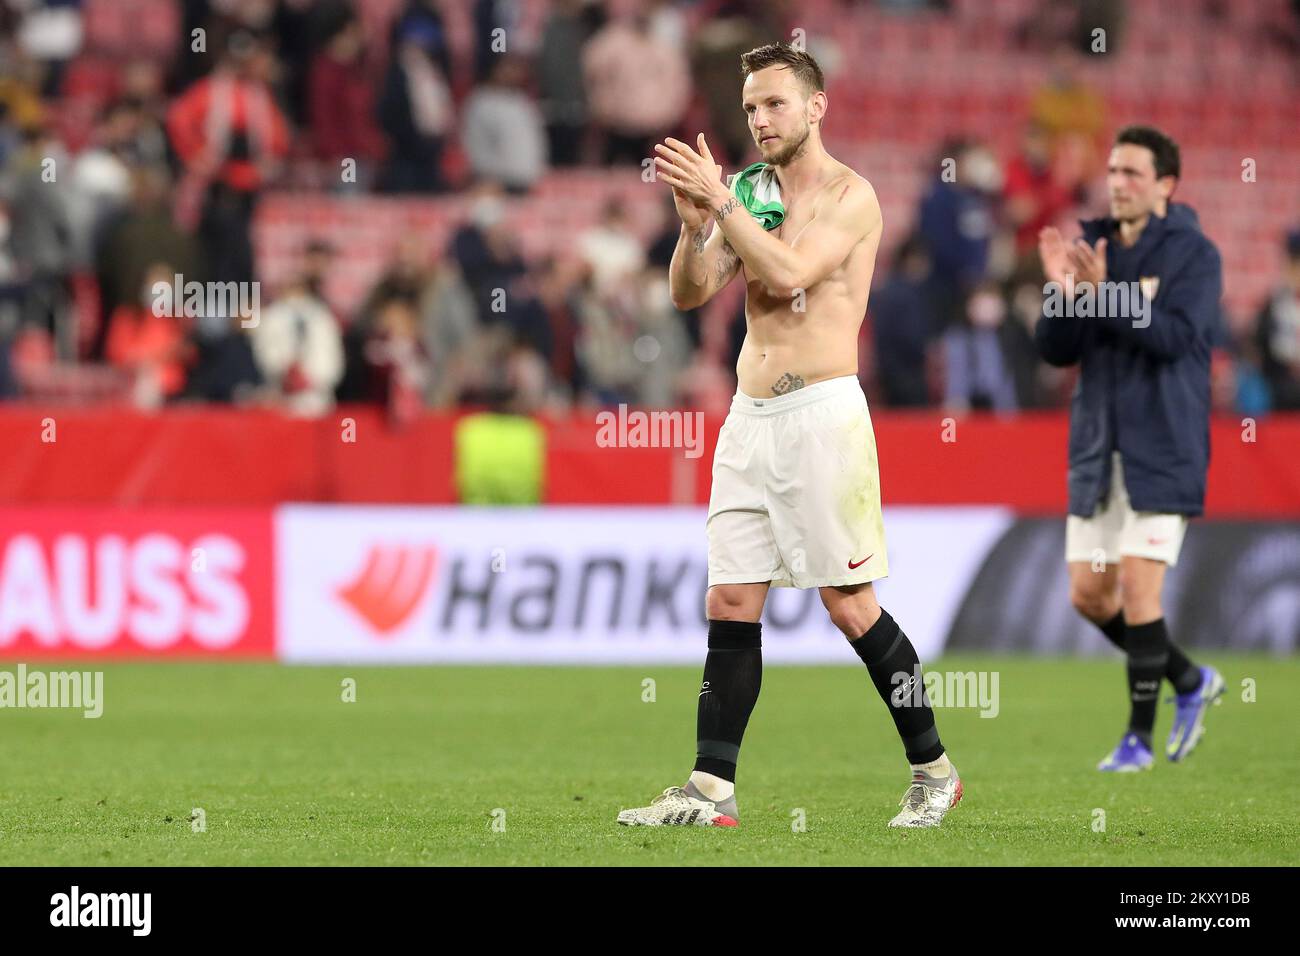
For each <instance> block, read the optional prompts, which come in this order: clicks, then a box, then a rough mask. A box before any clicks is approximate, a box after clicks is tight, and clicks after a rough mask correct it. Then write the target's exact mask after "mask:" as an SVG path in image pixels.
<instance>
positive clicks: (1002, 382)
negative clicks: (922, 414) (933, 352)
mask: <svg viewBox="0 0 1300 956" xmlns="http://www.w3.org/2000/svg"><path fill="white" fill-rule="evenodd" d="M1006 315H1007V305H1006V302H1005V301H1004V300H1003V298H1002V296H1001V294H1000V293H999V292H998V289H997V286H996V285H994V284H993V283H991V282H988V283H984V284H982V285H980V286H979V287H978V288H976V289H975V290H974V291H973V292H972V294H971V296H970V298H969V299H968V300H967V303H966V321H965V322H962V323H959V324H956V325H954V326H952V327H951V328H950V329H948V331H947V332H945V333H944V334H943V352H944V370H945V374H946V380H947V385H946V388H945V389H944V402H943V404H944V408H945V409H947V410H949V411H968V410H970V409H985V410H987V409H992V410H994V411H998V412H1010V411H1015V409H1016V390H1015V381H1014V379H1013V378H1012V375H1011V371H1010V369H1009V368H1008V367H1007V362H1006V357H1005V355H1004V354H1003V346H1002V338H1001V335H1000V334H999V333H1000V331H1001V328H1002V324H1003V322H1004V321H1005V320H1006Z"/></svg>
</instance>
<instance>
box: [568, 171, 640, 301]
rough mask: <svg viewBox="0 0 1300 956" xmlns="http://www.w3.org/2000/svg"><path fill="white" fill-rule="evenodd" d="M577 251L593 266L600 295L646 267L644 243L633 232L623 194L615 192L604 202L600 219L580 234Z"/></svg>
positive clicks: (592, 271)
mask: <svg viewBox="0 0 1300 956" xmlns="http://www.w3.org/2000/svg"><path fill="white" fill-rule="evenodd" d="M578 252H579V254H580V255H581V256H582V258H583V260H584V261H585V262H586V263H587V265H588V267H590V269H591V279H592V285H593V287H594V288H595V291H596V293H597V294H598V295H604V294H607V293H609V292H611V291H613V290H615V289H616V288H617V287H620V286H623V285H625V284H626V282H627V281H628V280H629V279H630V278H631V277H632V276H633V275H635V274H636V273H638V272H640V271H641V269H642V268H643V267H644V266H645V257H646V253H645V246H644V245H643V244H642V243H641V240H640V239H638V238H637V235H636V233H634V232H633V231H632V224H631V221H630V219H629V216H628V211H627V204H626V203H625V202H624V200H623V198H622V197H621V196H619V195H617V194H615V195H612V196H610V197H609V198H608V199H607V200H606V201H605V205H604V207H603V209H602V210H601V216H600V221H599V222H598V223H596V225H594V226H592V227H591V228H590V229H588V230H587V231H586V232H584V233H582V234H581V235H580V236H579V237H578Z"/></svg>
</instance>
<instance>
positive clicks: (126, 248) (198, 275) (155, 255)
mask: <svg viewBox="0 0 1300 956" xmlns="http://www.w3.org/2000/svg"><path fill="white" fill-rule="evenodd" d="M169 184H170V180H169V178H168V176H167V171H166V170H165V169H162V168H160V167H150V166H146V167H137V168H135V169H134V170H133V171H132V181H131V201H130V205H129V206H128V207H127V208H126V209H125V210H123V211H122V212H121V213H119V214H118V215H117V217H116V218H115V219H114V220H113V221H112V222H110V223H108V224H107V225H106V226H105V227H104V232H103V235H102V238H101V241H100V242H99V247H98V250H97V251H96V254H95V273H96V276H97V278H98V280H99V296H100V306H101V309H102V312H103V314H104V315H105V316H109V315H112V314H113V312H114V311H115V310H116V309H117V308H118V307H119V306H122V305H124V304H125V305H130V304H133V303H135V302H137V301H138V298H137V297H138V294H139V289H140V287H141V285H142V284H143V283H144V278H145V273H146V271H147V270H148V269H149V267H150V266H151V265H153V264H154V263H155V262H160V261H163V260H166V261H168V262H170V263H171V264H172V265H173V266H174V267H175V268H176V271H177V272H178V273H180V274H181V275H182V276H184V277H185V281H189V280H190V279H195V280H198V281H203V280H204V279H205V278H206V275H205V273H206V269H205V268H204V263H203V251H202V248H201V247H200V246H199V243H198V241H197V240H196V239H194V238H193V237H192V236H189V235H187V234H186V233H185V232H183V231H181V230H180V229H178V228H177V226H176V224H175V223H174V222H173V221H172V215H171V209H170V207H169V206H168V203H167V198H168V186H169ZM107 335H108V323H107V322H104V323H103V324H102V326H101V327H100V329H99V331H98V332H97V334H96V339H95V344H94V345H93V347H92V348H91V353H90V354H91V357H92V358H99V357H101V356H102V355H103V354H104V343H105V339H106V338H107Z"/></svg>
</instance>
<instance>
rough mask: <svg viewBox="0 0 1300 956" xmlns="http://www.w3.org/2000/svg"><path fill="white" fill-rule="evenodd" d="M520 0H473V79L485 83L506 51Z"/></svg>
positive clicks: (516, 26) (515, 22)
mask: <svg viewBox="0 0 1300 956" xmlns="http://www.w3.org/2000/svg"><path fill="white" fill-rule="evenodd" d="M518 8H519V4H518V3H517V2H515V0H474V12H473V17H474V82H475V83H476V84H481V83H485V82H487V81H488V79H489V78H490V77H491V76H492V72H493V70H494V68H495V63H496V61H497V60H498V59H500V58H501V56H502V54H503V53H505V51H506V45H505V44H506V39H505V38H506V37H509V36H512V35H516V30H517V28H518V23H517V20H518V14H519V9H518Z"/></svg>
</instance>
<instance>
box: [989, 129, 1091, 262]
mask: <svg viewBox="0 0 1300 956" xmlns="http://www.w3.org/2000/svg"><path fill="white" fill-rule="evenodd" d="M1002 198H1003V200H1004V202H1005V203H1006V215H1007V220H1008V222H1009V223H1010V225H1011V227H1012V228H1013V229H1015V231H1016V256H1017V258H1028V257H1030V256H1035V257H1036V256H1037V254H1038V233H1039V230H1041V229H1043V228H1044V227H1045V226H1051V225H1054V224H1055V223H1056V221H1057V219H1058V218H1059V217H1060V216H1061V214H1062V213H1064V212H1065V211H1066V210H1068V209H1069V208H1070V207H1071V206H1072V205H1073V204H1074V200H1075V196H1074V190H1073V188H1072V186H1071V185H1067V184H1065V183H1062V182H1061V181H1060V177H1059V176H1058V174H1057V171H1056V169H1055V168H1054V166H1053V163H1052V139H1051V136H1050V135H1048V132H1047V129H1046V128H1045V127H1043V126H1041V125H1039V124H1038V123H1035V122H1032V121H1031V122H1029V123H1027V124H1026V125H1025V132H1024V136H1023V138H1022V139H1021V143H1020V152H1019V153H1017V154H1016V155H1015V157H1013V158H1012V160H1011V161H1010V162H1009V163H1007V169H1006V182H1005V183H1004V185H1003V189H1002Z"/></svg>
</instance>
